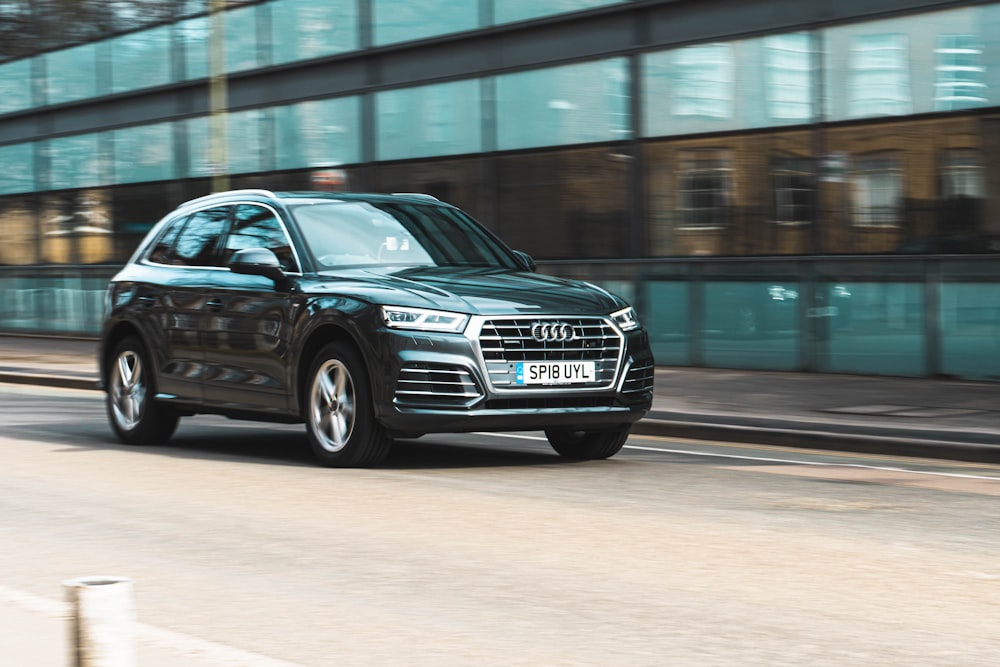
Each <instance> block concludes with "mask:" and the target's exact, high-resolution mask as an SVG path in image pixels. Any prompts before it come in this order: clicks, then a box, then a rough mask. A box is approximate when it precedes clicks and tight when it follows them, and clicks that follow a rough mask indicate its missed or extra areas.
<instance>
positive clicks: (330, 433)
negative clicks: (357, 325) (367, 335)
mask: <svg viewBox="0 0 1000 667" xmlns="http://www.w3.org/2000/svg"><path fill="white" fill-rule="evenodd" d="M371 395H372V394H371V389H370V388H369V384H368V374H367V372H366V371H365V366H364V363H363V362H362V361H361V357H360V355H358V353H357V352H356V351H355V350H354V348H352V347H351V346H349V345H347V344H345V343H340V342H337V343H330V344H329V345H327V346H326V347H324V348H323V349H322V350H320V352H319V354H318V355H316V359H315V360H314V361H313V363H312V366H311V367H310V369H309V385H308V388H307V390H306V399H305V400H306V404H305V417H306V430H307V432H308V434H309V444H310V446H311V447H312V450H313V454H314V455H315V456H316V459H317V460H318V461H319V462H320V463H321V464H322V465H324V466H326V467H328V468H353V467H358V468H360V467H366V466H373V465H377V464H378V463H380V462H381V461H382V460H383V459H385V457H386V455H387V454H388V453H389V448H390V447H391V445H392V438H391V437H390V436H389V434H388V433H387V432H386V430H385V428H384V427H383V426H382V425H381V424H379V423H378V422H377V421H376V420H375V410H374V408H373V407H372V398H371Z"/></svg>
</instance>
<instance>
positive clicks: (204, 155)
mask: <svg viewBox="0 0 1000 667" xmlns="http://www.w3.org/2000/svg"><path fill="white" fill-rule="evenodd" d="M208 121H209V119H208V116H201V117H199V118H191V119H190V120H186V121H183V122H184V131H185V133H186V134H187V143H188V164H187V170H186V173H181V174H180V176H181V177H182V178H184V177H186V176H212V175H213V174H214V172H215V169H214V168H213V164H212V144H211V141H210V140H209V134H208V129H209V122H208Z"/></svg>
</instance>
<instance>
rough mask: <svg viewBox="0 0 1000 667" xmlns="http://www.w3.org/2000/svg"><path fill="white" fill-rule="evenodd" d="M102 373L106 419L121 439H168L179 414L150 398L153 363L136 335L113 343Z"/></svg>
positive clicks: (132, 441) (135, 442) (153, 389)
mask: <svg viewBox="0 0 1000 667" xmlns="http://www.w3.org/2000/svg"><path fill="white" fill-rule="evenodd" d="M106 377H107V382H108V387H107V392H106V394H105V396H106V401H105V405H106V407H107V412H108V420H109V421H110V422H111V427H112V428H113V429H114V431H115V434H116V435H117V436H118V438H119V439H120V440H121V441H122V442H125V443H127V444H129V445H160V444H163V443H164V442H166V441H167V440H169V439H170V436H172V435H173V434H174V430H175V429H176V428H177V421H178V419H179V415H178V414H177V413H176V412H175V411H174V410H173V409H171V408H170V407H169V406H166V405H162V404H160V403H157V402H156V400H155V399H154V397H155V396H156V378H155V376H154V373H153V365H152V364H151V363H150V361H149V355H148V354H147V353H146V349H145V347H144V346H143V345H142V343H141V342H140V341H139V339H138V338H136V337H134V336H129V337H128V338H124V339H122V340H121V341H120V342H119V343H118V344H117V345H115V347H114V349H113V351H112V353H111V356H110V357H109V362H108V368H107V374H106Z"/></svg>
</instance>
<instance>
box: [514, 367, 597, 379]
mask: <svg viewBox="0 0 1000 667" xmlns="http://www.w3.org/2000/svg"><path fill="white" fill-rule="evenodd" d="M516 370H517V373H516V379H515V382H516V383H517V384H575V383H578V382H594V380H595V378H596V376H597V365H596V364H595V363H594V362H593V361H521V362H518V364H517V369H516Z"/></svg>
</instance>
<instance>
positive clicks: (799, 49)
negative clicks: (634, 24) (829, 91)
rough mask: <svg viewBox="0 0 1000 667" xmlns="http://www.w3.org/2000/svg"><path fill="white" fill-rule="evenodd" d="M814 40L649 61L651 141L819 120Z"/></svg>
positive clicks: (681, 52)
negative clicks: (815, 111)
mask: <svg viewBox="0 0 1000 667" xmlns="http://www.w3.org/2000/svg"><path fill="white" fill-rule="evenodd" d="M813 51H814V46H813V38H812V37H811V36H810V35H809V34H808V33H804V32H797V33H790V34H784V35H771V36H769V37H763V38H760V39H749V40H740V41H734V42H716V43H708V44H697V45H694V46H687V47H683V48H679V49H671V50H669V51H660V52H657V53H651V54H648V55H645V56H643V58H642V72H643V74H642V76H643V89H644V91H645V99H644V118H645V123H644V128H643V134H644V135H645V136H669V135H676V134H689V133H697V132H715V131H725V130H736V129H744V128H753V127H769V126H774V125H789V124H795V123H808V122H810V121H812V120H813V115H814V104H813V95H814V91H813V78H814V77H813V70H814V66H813V61H814V55H813Z"/></svg>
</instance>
